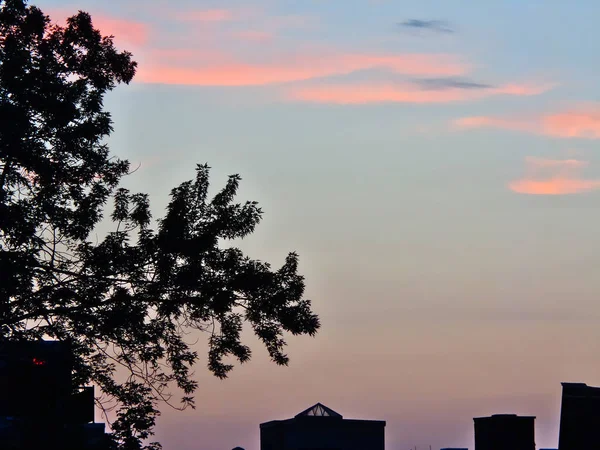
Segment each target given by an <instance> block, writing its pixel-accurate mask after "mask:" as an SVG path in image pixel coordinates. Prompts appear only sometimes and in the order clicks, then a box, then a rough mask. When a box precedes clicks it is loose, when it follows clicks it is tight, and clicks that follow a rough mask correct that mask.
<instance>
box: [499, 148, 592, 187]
mask: <svg viewBox="0 0 600 450" xmlns="http://www.w3.org/2000/svg"><path fill="white" fill-rule="evenodd" d="M525 163H526V173H525V176H524V177H523V178H522V179H519V180H515V181H511V182H510V183H509V184H508V188H509V189H510V190H511V191H513V192H516V193H518V194H529V195H567V194H579V193H583V192H589V191H593V190H596V189H600V180H591V179H584V178H582V177H581V176H580V172H581V169H583V168H584V167H586V166H587V165H588V162H587V161H580V160H576V159H562V160H561V159H546V158H536V157H532V156H528V157H527V158H525Z"/></svg>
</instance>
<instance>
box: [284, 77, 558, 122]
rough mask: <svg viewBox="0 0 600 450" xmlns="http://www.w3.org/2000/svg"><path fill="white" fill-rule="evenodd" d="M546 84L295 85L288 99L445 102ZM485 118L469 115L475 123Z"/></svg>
mask: <svg viewBox="0 0 600 450" xmlns="http://www.w3.org/2000/svg"><path fill="white" fill-rule="evenodd" d="M546 89H548V88H546V87H535V86H534V87H532V86H519V85H509V86H506V87H499V88H490V89H460V88H451V89H421V88H419V86H417V85H414V84H404V85H397V84H396V85H389V84H388V85H374V84H363V85H342V86H339V85H338V86H335V85H328V86H317V87H308V88H296V89H291V90H289V91H288V94H287V95H288V98H290V99H292V100H299V101H305V102H315V103H333V104H366V103H448V102H460V101H471V100H478V99H481V98H485V97H489V96H491V95H502V94H504V95H537V94H540V93H542V92H544V91H545V90H546ZM481 119H483V120H485V118H470V120H471V121H474V123H479V121H480V120H481Z"/></svg>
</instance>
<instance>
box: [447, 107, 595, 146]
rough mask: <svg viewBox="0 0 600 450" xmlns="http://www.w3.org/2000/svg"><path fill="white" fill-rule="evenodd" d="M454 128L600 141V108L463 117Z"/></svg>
mask: <svg viewBox="0 0 600 450" xmlns="http://www.w3.org/2000/svg"><path fill="white" fill-rule="evenodd" d="M454 125H455V126H457V127H459V128H481V127H487V128H501V129H506V130H517V131H525V132H530V133H536V134H541V135H545V136H552V137H558V138H580V139H600V105H595V106H588V107H585V108H580V109H572V110H568V111H565V112H560V113H555V114H544V115H540V116H537V117H523V118H501V117H488V116H479V117H463V118H461V119H457V120H456V121H454Z"/></svg>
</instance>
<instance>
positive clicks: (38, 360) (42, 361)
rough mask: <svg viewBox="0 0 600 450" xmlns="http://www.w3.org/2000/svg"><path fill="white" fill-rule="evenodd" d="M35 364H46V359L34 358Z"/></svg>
mask: <svg viewBox="0 0 600 450" xmlns="http://www.w3.org/2000/svg"><path fill="white" fill-rule="evenodd" d="M33 365H34V366H45V365H46V361H44V360H43V359H38V358H33Z"/></svg>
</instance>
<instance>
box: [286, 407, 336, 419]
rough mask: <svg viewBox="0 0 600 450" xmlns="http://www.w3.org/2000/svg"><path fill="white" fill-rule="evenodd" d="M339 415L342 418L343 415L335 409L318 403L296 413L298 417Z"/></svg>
mask: <svg viewBox="0 0 600 450" xmlns="http://www.w3.org/2000/svg"><path fill="white" fill-rule="evenodd" d="M311 416H312V417H337V418H339V419H342V415H341V414H339V413H336V412H335V411H334V410H333V409H331V408H328V407H327V406H325V405H323V404H321V403H317V404H316V405H313V406H311V407H310V408H308V409H305V410H304V411H302V412H301V413H299V414H296V417H311Z"/></svg>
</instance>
